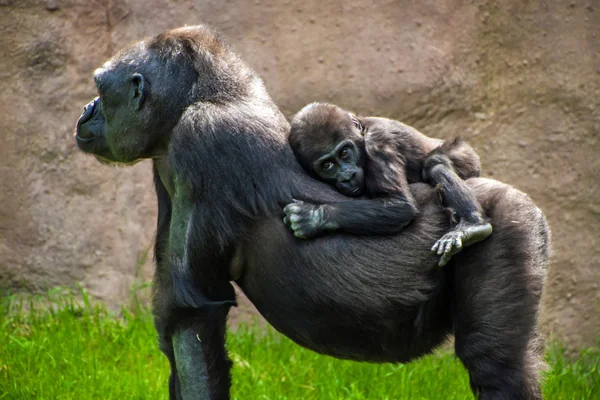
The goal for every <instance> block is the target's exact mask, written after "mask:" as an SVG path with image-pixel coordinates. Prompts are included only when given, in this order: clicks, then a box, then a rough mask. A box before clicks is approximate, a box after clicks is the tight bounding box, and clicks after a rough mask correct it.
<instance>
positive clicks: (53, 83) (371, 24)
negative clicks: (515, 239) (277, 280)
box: [0, 0, 600, 349]
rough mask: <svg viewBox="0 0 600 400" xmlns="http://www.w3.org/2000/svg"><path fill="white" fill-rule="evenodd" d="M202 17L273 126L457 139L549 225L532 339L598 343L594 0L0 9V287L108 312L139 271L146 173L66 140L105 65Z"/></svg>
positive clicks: (143, 258) (157, 2)
mask: <svg viewBox="0 0 600 400" xmlns="http://www.w3.org/2000/svg"><path fill="white" fill-rule="evenodd" d="M201 22H202V23H207V24H210V25H212V26H214V27H216V28H217V29H218V30H220V31H221V32H222V33H223V34H224V36H225V37H227V38H228V39H229V41H230V42H231V43H232V44H233V46H234V47H235V48H236V49H237V51H238V52H239V53H241V55H242V56H243V57H244V58H245V59H246V60H247V61H248V63H249V64H250V65H252V66H253V67H254V68H255V69H256V70H257V71H258V72H259V73H260V74H261V75H262V76H263V78H264V79H265V82H266V86H267V88H268V89H269V91H270V93H271V95H272V96H273V98H274V100H275V101H276V103H277V104H279V106H280V107H281V109H282V110H283V112H284V113H285V114H286V115H287V116H288V117H289V116H291V115H292V114H293V113H294V112H295V111H296V110H298V109H299V108H300V107H302V106H303V105H305V104H306V103H308V102H311V101H315V100H322V101H331V102H335V103H338V104H340V105H342V106H344V107H347V108H349V109H352V110H354V111H355V112H357V113H359V114H375V115H380V116H387V117H392V118H397V119H400V120H403V121H405V122H407V123H409V124H411V125H414V126H415V127H417V128H418V129H420V130H422V131H423V132H424V133H426V134H428V135H431V136H437V137H442V138H452V137H454V136H456V135H461V136H463V137H464V138H466V139H467V140H468V141H469V142H470V143H472V144H473V146H474V147H475V149H476V150H477V151H478V152H479V153H480V155H481V159H482V163H483V167H484V174H485V175H487V176H491V177H494V178H496V179H499V180H502V181H505V182H507V183H510V184H513V185H514V186H516V187H518V188H519V189H521V190H523V191H525V192H527V193H528V194H529V195H530V196H531V197H532V198H533V199H534V200H535V201H536V202H537V204H538V205H539V206H540V207H541V208H542V209H543V210H544V211H545V213H546V215H547V216H548V219H549V222H550V226H551V228H552V231H553V239H554V240H553V243H554V246H553V247H554V253H553V258H552V261H553V262H552V266H551V271H550V276H549V279H548V284H547V291H546V294H545V309H544V314H543V318H542V324H543V327H544V329H545V331H546V332H548V333H551V334H552V335H553V337H555V338H559V339H561V340H563V341H564V342H565V343H566V344H568V345H569V346H570V348H571V349H576V348H580V347H583V346H591V345H594V344H597V343H598V342H597V340H598V339H599V338H600V289H599V286H598V285H599V284H600V268H599V267H600V265H599V263H600V262H599V260H600V182H599V170H600V156H599V155H598V153H599V152H600V133H599V132H600V40H599V39H600V38H599V37H598V36H600V1H598V0H578V1H558V0H556V1H545V2H535V1H523V0H507V1H500V0H497V1H485V2H479V1H477V2H475V1H460V0H442V1H440V0H424V1H419V2H415V1H408V0H405V1H398V0H396V1H378V2H371V1H367V0H357V1H353V2H348V1H342V0H335V1H327V2H325V1H322V0H318V1H317V0H305V1H302V2H294V1H276V0H260V1H241V0H222V1H218V0H214V1H201V0H197V1H192V0H172V1H167V0H85V1H84V0H45V1H43V0H0V132H1V134H0V203H1V204H2V207H0V291H2V293H7V292H19V291H45V290H47V289H49V288H53V287H56V286H74V285H76V284H77V283H81V284H82V285H83V286H84V287H85V288H86V289H87V290H88V291H89V292H90V293H91V294H93V295H94V296H96V297H98V298H100V299H102V300H105V301H107V302H109V303H110V304H112V305H116V304H118V303H120V302H128V301H129V300H130V296H131V293H132V288H134V289H135V288H137V287H139V286H143V284H144V283H145V282H147V281H148V280H149V279H150V277H151V274H152V265H151V257H152V254H151V247H152V236H153V233H154V224H155V200H154V194H153V188H152V185H151V180H150V175H151V174H150V165H149V164H148V163H140V164H138V165H137V166H135V167H134V168H131V169H111V168H109V167H106V166H102V165H100V164H99V163H97V162H96V161H95V160H94V159H93V158H91V157H86V156H85V155H83V154H82V153H80V152H78V151H77V149H76V147H75V143H74V141H73V139H72V137H71V135H72V132H73V127H74V125H75V121H76V119H77V117H78V116H79V114H80V113H81V111H82V107H83V105H84V104H86V103H87V102H88V101H89V100H90V99H91V98H93V97H94V96H95V89H94V85H93V81H92V71H93V70H94V69H95V68H96V67H97V66H99V65H100V64H102V62H103V61H104V60H105V59H107V58H108V57H109V56H111V55H112V54H114V53H115V51H117V50H118V49H119V48H120V47H122V46H123V45H124V44H126V43H127V42H128V41H131V40H137V39H140V38H142V37H144V36H146V35H151V34H155V33H158V32H160V31H162V30H165V29H169V28H173V27H177V26H180V25H184V24H197V23H201ZM244 310H246V311H247V310H250V307H249V306H248V305H244V306H243V307H242V311H241V314H244V312H245V311H244ZM237 313H238V315H239V314H240V311H238V312H237Z"/></svg>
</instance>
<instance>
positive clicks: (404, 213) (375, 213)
mask: <svg viewBox="0 0 600 400" xmlns="http://www.w3.org/2000/svg"><path fill="white" fill-rule="evenodd" d="M283 211H284V213H285V214H286V216H285V218H284V222H285V223H286V225H287V226H288V227H290V228H291V229H292V230H293V231H294V235H295V236H297V237H299V238H303V239H308V238H311V237H314V236H317V235H318V234H319V233H321V232H325V231H344V232H348V233H353V234H357V235H391V234H395V233H398V232H399V231H400V230H402V228H404V227H405V226H406V225H408V224H409V223H410V221H412V219H413V218H414V217H415V216H416V215H417V214H418V210H417V207H416V206H415V205H414V203H413V202H411V201H408V200H406V199H404V198H401V197H397V198H387V199H373V200H367V199H365V200H349V201H342V202H337V203H329V204H320V205H317V204H309V203H305V202H303V201H299V200H296V201H295V202H294V203H291V204H288V205H287V206H286V207H285V208H284V209H283Z"/></svg>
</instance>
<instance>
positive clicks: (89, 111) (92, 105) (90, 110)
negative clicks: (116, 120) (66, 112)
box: [77, 97, 99, 126]
mask: <svg viewBox="0 0 600 400" xmlns="http://www.w3.org/2000/svg"><path fill="white" fill-rule="evenodd" d="M98 100H99V98H98V97H96V98H95V99H94V100H92V101H90V102H89V103H88V104H86V105H85V107H83V113H82V114H81V117H79V121H77V126H81V124H85V123H86V122H87V121H89V120H90V119H91V118H92V116H93V115H94V111H95V109H96V105H97V103H98Z"/></svg>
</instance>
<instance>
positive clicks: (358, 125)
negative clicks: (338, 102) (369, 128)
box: [348, 113, 364, 134]
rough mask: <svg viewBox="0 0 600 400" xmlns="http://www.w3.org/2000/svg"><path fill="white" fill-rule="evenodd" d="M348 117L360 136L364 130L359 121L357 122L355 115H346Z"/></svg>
mask: <svg viewBox="0 0 600 400" xmlns="http://www.w3.org/2000/svg"><path fill="white" fill-rule="evenodd" d="M348 115H349V116H350V119H351V120H352V122H353V123H354V125H355V126H356V128H357V129H358V130H359V131H360V133H361V134H362V133H363V131H364V129H363V126H362V124H361V123H360V121H359V120H358V118H356V115H354V114H352V113H348Z"/></svg>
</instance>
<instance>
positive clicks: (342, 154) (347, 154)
mask: <svg viewBox="0 0 600 400" xmlns="http://www.w3.org/2000/svg"><path fill="white" fill-rule="evenodd" d="M350 154H352V152H351V151H350V147H348V146H346V147H344V148H343V149H342V150H340V158H341V159H343V160H346V159H348V157H350Z"/></svg>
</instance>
